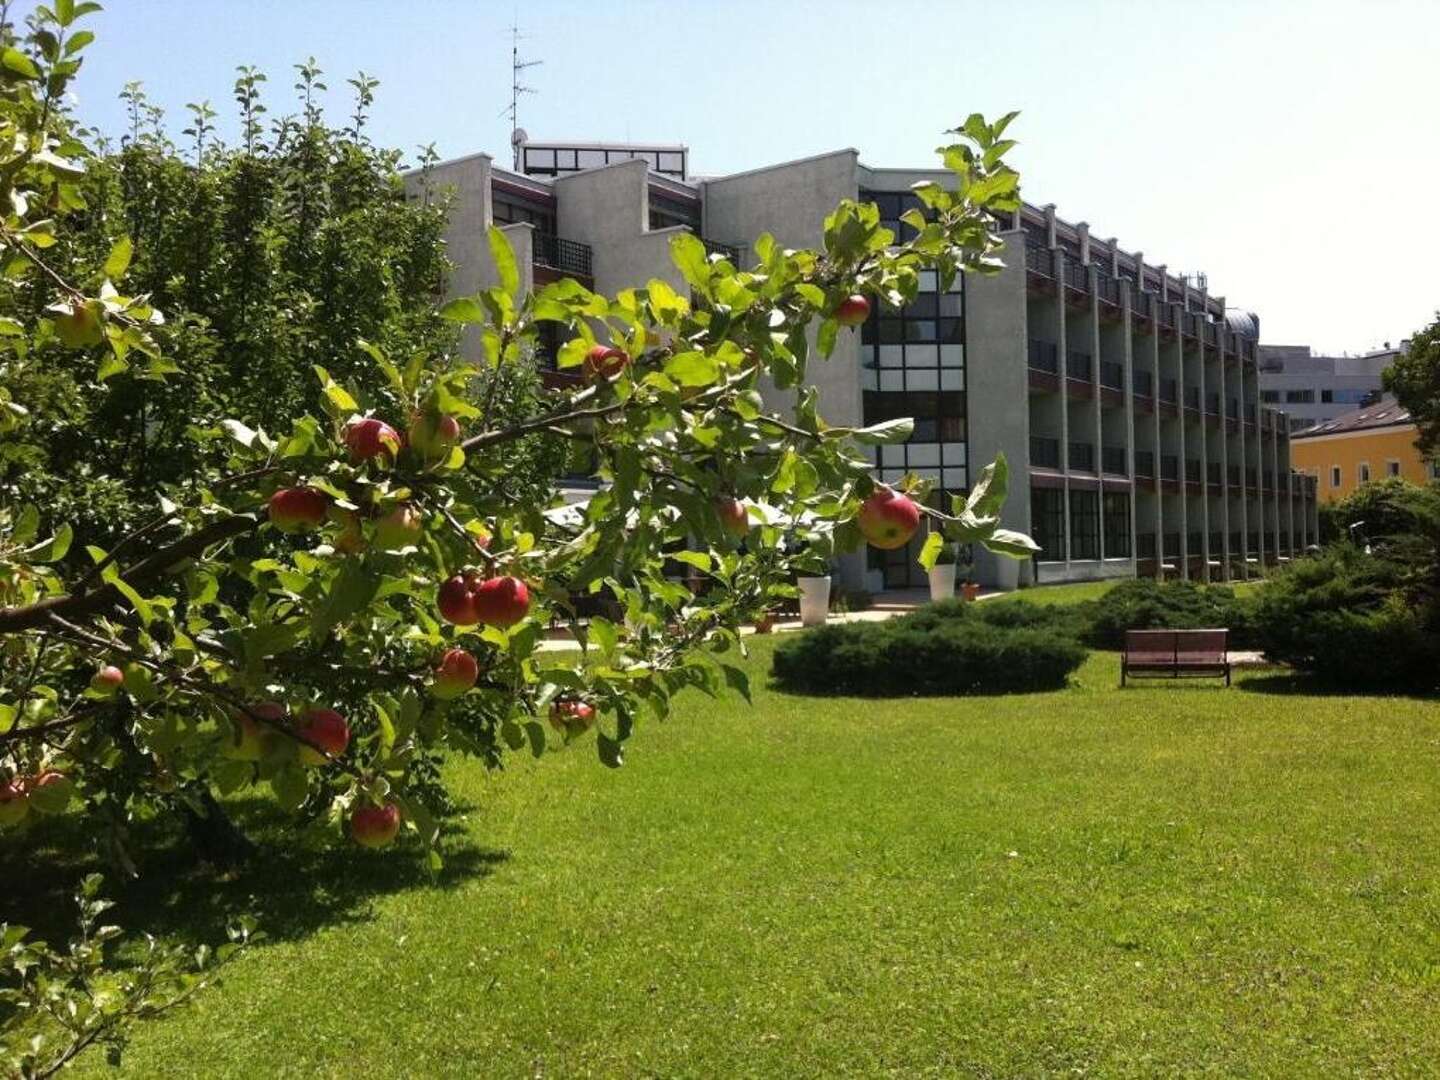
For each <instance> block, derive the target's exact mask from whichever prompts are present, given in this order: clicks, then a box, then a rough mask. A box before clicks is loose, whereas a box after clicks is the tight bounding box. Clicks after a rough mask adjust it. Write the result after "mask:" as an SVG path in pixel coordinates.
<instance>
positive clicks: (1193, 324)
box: [1184, 312, 1200, 337]
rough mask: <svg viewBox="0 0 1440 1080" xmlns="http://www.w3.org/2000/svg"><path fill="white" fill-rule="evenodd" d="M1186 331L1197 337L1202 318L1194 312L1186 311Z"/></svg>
mask: <svg viewBox="0 0 1440 1080" xmlns="http://www.w3.org/2000/svg"><path fill="white" fill-rule="evenodd" d="M1184 330H1185V333H1186V334H1188V335H1190V336H1191V337H1195V336H1197V335H1198V334H1199V333H1200V320H1199V319H1198V318H1197V317H1196V316H1194V315H1193V314H1190V313H1188V312H1187V313H1186V315H1185V322H1184Z"/></svg>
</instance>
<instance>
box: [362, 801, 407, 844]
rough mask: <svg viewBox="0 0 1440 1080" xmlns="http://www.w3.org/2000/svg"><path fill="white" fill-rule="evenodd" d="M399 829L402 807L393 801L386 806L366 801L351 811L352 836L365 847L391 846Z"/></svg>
mask: <svg viewBox="0 0 1440 1080" xmlns="http://www.w3.org/2000/svg"><path fill="white" fill-rule="evenodd" d="M399 831H400V807H398V806H396V805H395V804H394V803H392V802H387V803H386V804H385V805H384V806H375V805H373V804H371V803H365V804H364V805H363V806H357V807H356V808H355V809H354V810H352V811H351V813H350V836H351V837H352V838H353V839H354V840H355V842H356V843H357V844H360V845H362V846H364V847H368V848H383V847H389V846H390V845H391V843H393V842H394V840H395V836H396V834H397V833H399Z"/></svg>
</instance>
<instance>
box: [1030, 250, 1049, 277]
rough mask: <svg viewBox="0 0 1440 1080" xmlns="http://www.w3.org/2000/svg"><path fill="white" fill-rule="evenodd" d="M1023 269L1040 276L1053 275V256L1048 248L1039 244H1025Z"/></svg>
mask: <svg viewBox="0 0 1440 1080" xmlns="http://www.w3.org/2000/svg"><path fill="white" fill-rule="evenodd" d="M1025 269H1026V270H1029V271H1030V272H1031V273H1032V274H1039V275H1041V276H1042V277H1047V278H1048V277H1054V276H1055V258H1054V256H1053V255H1052V254H1051V252H1050V249H1049V248H1047V247H1043V246H1042V245H1040V244H1026V245H1025Z"/></svg>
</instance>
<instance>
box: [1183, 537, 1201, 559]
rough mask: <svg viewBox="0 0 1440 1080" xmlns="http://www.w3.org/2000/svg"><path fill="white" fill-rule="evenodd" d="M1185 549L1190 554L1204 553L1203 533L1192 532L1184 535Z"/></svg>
mask: <svg viewBox="0 0 1440 1080" xmlns="http://www.w3.org/2000/svg"><path fill="white" fill-rule="evenodd" d="M1185 550H1186V551H1187V552H1189V553H1190V554H1191V555H1204V554H1205V534H1204V533H1198V532H1192V533H1188V534H1187V535H1186V537H1185Z"/></svg>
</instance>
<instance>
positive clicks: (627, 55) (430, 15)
mask: <svg viewBox="0 0 1440 1080" xmlns="http://www.w3.org/2000/svg"><path fill="white" fill-rule="evenodd" d="M517 18H518V21H519V23H520V26H521V29H522V31H523V33H524V34H525V40H524V41H523V42H522V43H521V47H522V53H523V55H524V56H526V57H529V58H533V59H540V60H543V61H544V63H543V65H542V66H540V67H537V68H532V69H530V70H529V71H528V72H526V73H525V76H524V79H525V82H526V83H527V84H528V85H530V86H533V87H534V88H535V89H536V91H538V92H537V93H536V94H534V95H527V96H525V97H524V98H523V99H522V103H521V123H522V125H523V126H524V127H525V128H526V129H527V130H528V131H529V132H530V134H531V136H532V137H533V138H535V139H537V140H551V139H575V138H583V139H595V140H612V141H624V140H633V141H666V142H669V141H675V142H684V143H686V144H687V145H689V146H690V147H691V151H692V156H691V161H692V168H693V169H694V170H695V171H697V172H701V173H720V172H727V171H733V170H738V169H744V168H750V167H754V166H758V165H763V164H767V163H772V162H776V161H783V160H786V159H789V158H795V157H802V156H804V155H807V154H813V153H817V152H820V151H824V150H830V149H835V148H838V147H844V146H853V147H856V148H857V149H859V150H860V152H861V157H862V160H864V161H865V162H867V163H868V164H874V165H914V166H924V165H929V164H931V163H933V161H934V158H933V156H932V150H933V148H934V147H935V146H936V145H937V144H938V141H939V138H938V137H939V133H940V132H941V131H942V130H943V129H944V128H946V127H950V126H953V125H954V124H955V123H957V122H958V121H959V120H960V119H962V118H963V117H964V116H965V115H966V114H967V113H969V112H972V111H977V110H978V111H981V112H985V113H988V114H997V113H1000V112H1003V111H1006V110H1009V109H1019V110H1021V112H1022V115H1021V117H1020V119H1019V120H1018V121H1017V122H1016V124H1015V126H1014V127H1013V128H1012V129H1011V130H1012V134H1014V135H1015V136H1016V137H1017V138H1019V139H1020V140H1021V146H1020V147H1018V148H1017V150H1016V152H1015V155H1014V162H1015V164H1016V166H1017V167H1018V168H1019V169H1020V171H1021V174H1022V178H1023V190H1024V194H1025V196H1026V198H1028V199H1030V200H1031V201H1032V202H1037V203H1046V202H1054V203H1056V204H1057V206H1058V210H1059V213H1060V214H1061V216H1062V217H1065V218H1067V219H1069V220H1072V221H1075V220H1085V221H1089V222H1090V223H1091V226H1092V228H1093V230H1094V232H1095V234H1096V235H1098V236H1102V237H1109V236H1116V237H1118V238H1119V240H1120V243H1121V244H1122V246H1125V247H1126V248H1128V249H1131V250H1133V249H1136V248H1139V249H1141V250H1142V251H1144V252H1145V255H1146V257H1147V258H1148V259H1150V260H1152V261H1155V262H1164V263H1167V264H1168V265H1169V266H1170V267H1171V269H1172V270H1176V271H1182V270H1203V271H1205V272H1207V273H1208V274H1209V281H1210V288H1211V291H1212V293H1216V294H1219V295H1223V296H1224V297H1225V298H1226V300H1227V302H1229V303H1231V304H1233V305H1236V306H1240V307H1245V308H1248V309H1253V310H1255V311H1257V312H1259V314H1260V317H1261V326H1262V339H1263V340H1265V341H1267V342H1277V343H1298V344H1311V345H1314V346H1316V347H1317V348H1322V349H1329V350H1335V351H1339V350H1351V351H1356V350H1362V349H1367V348H1371V347H1374V346H1377V345H1378V344H1380V343H1381V342H1382V341H1385V340H1392V341H1393V340H1398V339H1399V338H1401V337H1403V336H1406V335H1407V334H1409V333H1411V332H1413V331H1414V330H1415V329H1418V328H1419V327H1420V326H1422V325H1424V324H1425V323H1428V322H1429V321H1430V320H1431V319H1432V318H1433V317H1434V313H1435V310H1436V308H1437V307H1440V218H1437V216H1436V212H1435V206H1434V196H1435V193H1436V192H1437V191H1440V79H1437V77H1436V73H1437V63H1440V61H1437V57H1440V0H1414V2H1405V0H1366V2H1365V3H1355V2H1354V0H1345V2H1332V0H1299V2H1289V3H1282V2H1268V3H1267V2H1259V0H1205V2H1196V0H1191V2H1184V3H1182V2H1179V0H1148V2H1136V3H1123V2H1118V0H1116V2H1100V0H1089V2H1081V0H1054V2H1049V3H1041V2H1031V3H1025V2H1018V0H1012V2H1008V3H1001V2H997V0H986V2H971V0H964V2H961V0H951V2H942V0H931V2H929V3H914V2H902V0H863V2H850V0H829V2H827V3H814V2H800V0H763V2H752V0H727V2H725V3H715V2H713V0H711V2H704V3H701V2H694V0H668V2H664V3H652V2H649V0H623V2H613V0H612V2H600V0H588V2H561V0H553V2H549V0H529V2H526V3H523V4H515V3H512V2H493V3H492V2H490V0H108V2H107V10H106V11H105V12H104V13H103V14H101V15H97V16H94V17H93V18H92V21H91V27H92V29H94V30H95V31H96V32H97V33H98V35H99V41H98V42H97V43H96V44H95V45H93V46H92V47H91V50H90V52H89V53H88V55H89V60H87V62H86V68H85V71H84V73H83V74H82V77H81V80H80V82H79V86H78V95H79V98H80V108H79V111H80V115H81V117H82V119H83V120H85V121H86V122H87V123H90V124H93V125H95V126H98V127H100V128H101V129H102V130H105V131H107V132H111V133H114V134H119V133H120V132H121V131H122V130H123V128H124V117H123V112H122V109H121V106H120V103H119V102H118V100H117V99H116V94H117V93H118V91H119V90H120V88H121V87H122V85H123V84H124V83H125V82H126V81H128V80H132V79H138V80H142V81H143V82H144V84H145V88H146V91H147V92H148V93H149V95H150V96H151V98H152V99H153V100H154V101H156V102H157V103H159V104H161V105H163V106H164V107H165V108H166V110H167V120H168V122H169V124H170V126H171V128H172V134H173V135H174V136H175V137H176V138H177V139H178V138H179V137H180V136H179V130H180V129H181V128H183V127H184V126H185V124H184V122H183V120H184V115H185V114H184V104H185V102H188V101H199V100H201V99H205V98H208V99H210V100H211V101H212V103H213V104H214V105H215V106H216V107H217V108H218V109H220V111H221V113H222V117H223V121H224V122H223V124H222V128H221V132H222V135H225V134H233V132H234V129H235V123H234V118H233V111H234V110H233V107H232V106H231V103H230V92H231V85H232V81H233V78H234V69H235V66H236V65H237V64H255V65H258V66H259V67H261V68H262V69H263V70H265V71H266V72H268V73H269V76H270V82H269V84H268V86H267V93H268V97H269V102H268V104H269V107H270V111H271V115H272V116H273V115H278V114H279V113H283V112H288V111H293V109H294V105H293V101H294V96H293V92H292V90H291V84H292V83H293V81H294V80H293V71H292V65H293V64H294V63H296V62H297V61H300V60H303V59H305V57H307V56H309V55H312V54H313V55H314V56H315V57H316V58H317V59H318V60H319V62H320V64H321V66H322V67H323V68H324V69H325V70H326V72H327V81H328V83H329V85H330V102H331V105H330V110H331V115H332V118H334V119H336V120H337V121H338V119H339V117H340V116H342V115H343V114H344V113H345V112H347V111H348V100H349V98H348V95H349V91H350V88H349V87H348V86H346V85H345V79H346V78H347V77H348V76H350V75H352V74H354V72H355V71H356V70H358V69H363V70H364V71H366V72H368V73H370V74H372V75H375V76H377V77H378V78H379V79H380V83H381V85H380V88H379V91H378V98H377V101H376V104H375V107H374V112H373V120H372V127H371V131H372V136H373V137H374V138H375V139H376V141H377V142H380V143H383V144H386V145H390V146H395V147H400V148H403V149H405V150H407V151H413V148H414V147H416V146H417V145H419V144H423V143H430V142H433V143H434V144H435V145H436V147H437V148H438V149H439V151H440V152H441V154H442V155H443V156H447V157H451V156H458V155H461V154H466V153H471V152H474V151H477V150H486V151H488V152H490V153H492V154H494V155H495V157H496V159H497V160H498V161H499V162H500V163H502V164H506V163H508V143H509V126H508V125H509V122H508V120H506V119H504V118H502V116H501V111H502V109H503V108H504V107H505V105H506V104H507V103H508V99H509V85H510V39H509V32H508V27H509V26H510V25H511V23H512V22H513V21H515V20H516V19H517Z"/></svg>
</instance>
